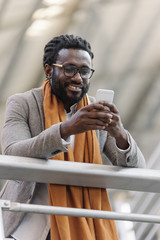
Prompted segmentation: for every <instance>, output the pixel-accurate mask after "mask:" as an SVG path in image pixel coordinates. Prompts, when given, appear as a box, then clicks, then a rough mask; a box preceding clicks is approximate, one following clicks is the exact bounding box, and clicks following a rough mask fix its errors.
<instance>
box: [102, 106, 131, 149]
mask: <svg viewBox="0 0 160 240" xmlns="http://www.w3.org/2000/svg"><path fill="white" fill-rule="evenodd" d="M100 103H101V104H102V105H103V106H106V107H107V108H108V113H110V114H111V116H112V117H111V118H110V121H109V123H106V127H105V130H106V131H107V132H108V134H109V135H110V136H112V137H114V138H115V139H116V144H117V146H118V147H119V148H120V149H127V148H128V147H129V143H128V138H127V133H126V131H125V129H124V127H123V124H122V122H121V118H120V114H119V111H118V109H117V107H116V106H115V104H109V103H107V102H100Z"/></svg>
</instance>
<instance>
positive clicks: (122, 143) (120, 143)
mask: <svg viewBox="0 0 160 240" xmlns="http://www.w3.org/2000/svg"><path fill="white" fill-rule="evenodd" d="M115 140H116V145H117V147H118V148H119V149H122V150H126V149H128V148H129V142H128V136H127V133H126V132H125V131H124V132H123V133H122V134H121V135H120V136H119V137H116V138H115Z"/></svg>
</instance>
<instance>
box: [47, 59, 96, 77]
mask: <svg viewBox="0 0 160 240" xmlns="http://www.w3.org/2000/svg"><path fill="white" fill-rule="evenodd" d="M52 65H53V66H56V67H60V68H62V69H63V71H64V75H65V76H66V77H74V76H75V75H76V74H77V72H78V73H79V74H80V76H81V72H80V70H81V68H82V67H79V68H78V67H76V66H75V65H74V67H75V70H76V72H75V73H74V75H73V76H67V75H66V74H65V65H62V64H57V63H53V64H52ZM68 65H70V64H68ZM87 68H89V67H87ZM89 69H90V71H91V76H90V77H82V76H81V78H86V79H90V78H91V77H92V76H93V73H94V72H95V70H94V69H93V68H89Z"/></svg>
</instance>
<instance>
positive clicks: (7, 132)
mask: <svg viewBox="0 0 160 240" xmlns="http://www.w3.org/2000/svg"><path fill="white" fill-rule="evenodd" d="M90 100H91V102H93V101H95V100H94V98H90ZM96 133H97V138H98V141H99V146H100V151H101V153H102V152H103V153H104V154H105V155H106V156H107V157H108V159H109V160H110V161H111V163H112V164H113V165H119V166H125V167H145V160H144V157H143V155H142V153H141V151H140V150H139V148H138V147H137V145H136V143H135V141H134V140H133V138H132V137H131V135H130V134H129V133H128V132H127V133H128V141H129V143H130V147H129V149H128V150H127V151H121V150H120V149H118V148H117V146H116V144H115V140H114V138H112V137H109V136H107V132H106V131H97V132H96ZM61 151H63V152H66V151H68V149H67V148H66V147H65V146H64V145H63V144H62V141H61V136H60V123H58V124H55V125H52V126H51V127H50V128H48V129H46V130H45V120H44V113H43V95H42V88H37V89H32V90H30V91H28V92H25V93H22V94H16V95H14V96H12V97H10V98H9V99H8V101H7V107H6V119H5V124H4V127H3V131H2V154H6V155H14V156H25V157H33V158H42V159H44V161H46V160H47V159H48V158H50V157H52V156H53V155H56V154H57V153H59V152H61ZM35 187H36V183H35V182H23V181H12V180H9V181H7V183H6V184H5V186H4V188H3V189H2V191H1V195H0V197H1V199H6V200H11V201H13V202H20V203H30V202H31V200H32V197H33V195H34V191H35ZM3 216H4V226H5V235H6V237H7V236H9V235H10V234H11V233H12V232H13V231H14V230H15V229H16V227H17V226H18V225H19V224H20V222H21V221H22V218H23V217H24V213H12V212H6V211H5V212H4V213H3Z"/></svg>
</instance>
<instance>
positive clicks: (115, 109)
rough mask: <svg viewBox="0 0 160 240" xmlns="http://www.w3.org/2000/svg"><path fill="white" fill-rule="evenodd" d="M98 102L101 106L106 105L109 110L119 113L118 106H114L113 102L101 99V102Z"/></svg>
mask: <svg viewBox="0 0 160 240" xmlns="http://www.w3.org/2000/svg"><path fill="white" fill-rule="evenodd" d="M100 103H101V104H102V105H103V106H106V107H108V108H109V109H110V111H111V112H113V113H117V114H118V113H119V111H118V108H117V107H116V105H115V104H114V103H108V102H104V101H102V102H100Z"/></svg>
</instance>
